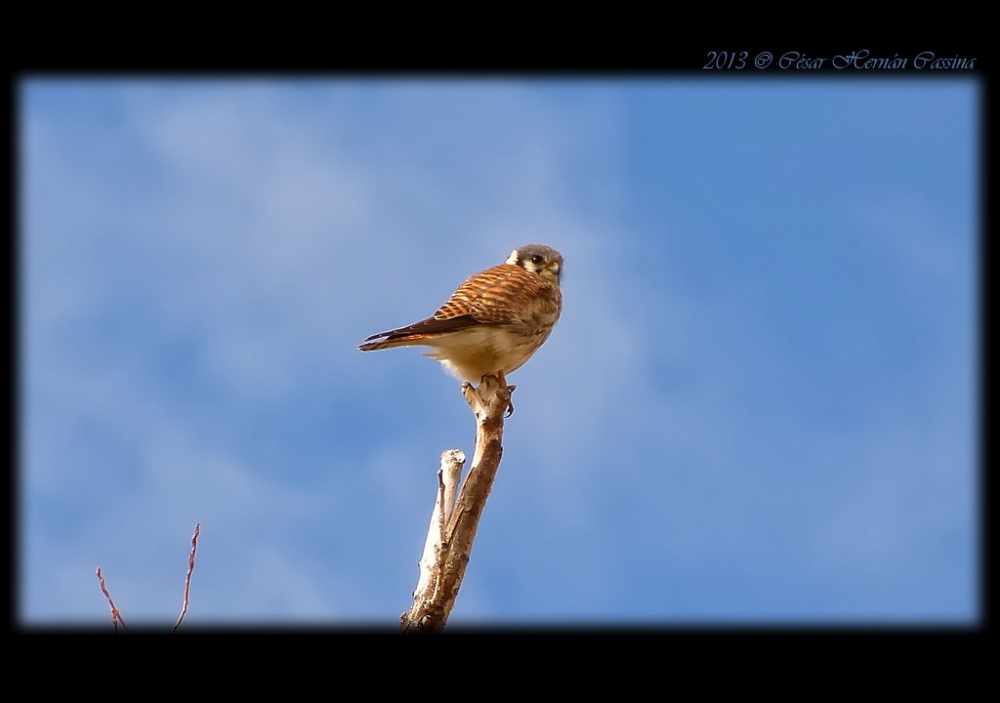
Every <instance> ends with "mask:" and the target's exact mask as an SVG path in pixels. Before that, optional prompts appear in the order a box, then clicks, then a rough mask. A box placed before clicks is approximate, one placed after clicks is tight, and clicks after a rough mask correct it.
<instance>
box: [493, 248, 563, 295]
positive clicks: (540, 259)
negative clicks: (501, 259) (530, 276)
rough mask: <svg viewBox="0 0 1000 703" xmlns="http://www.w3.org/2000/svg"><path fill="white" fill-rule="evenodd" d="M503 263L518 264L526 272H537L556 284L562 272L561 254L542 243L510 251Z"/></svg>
mask: <svg viewBox="0 0 1000 703" xmlns="http://www.w3.org/2000/svg"><path fill="white" fill-rule="evenodd" d="M505 263H508V264H512V265H513V266H520V267H521V268H523V269H524V270H525V271H527V272H528V273H537V274H538V275H540V276H542V277H543V278H546V279H548V280H550V281H552V282H553V283H555V284H556V285H557V286H558V285H559V274H561V273H562V265H563V258H562V254H560V253H559V252H558V251H556V250H555V249H553V248H552V247H549V246H545V245H544V244H528V245H526V246H523V247H519V248H517V249H515V250H514V251H512V252H511V253H510V256H508V257H507V261H506V262H505Z"/></svg>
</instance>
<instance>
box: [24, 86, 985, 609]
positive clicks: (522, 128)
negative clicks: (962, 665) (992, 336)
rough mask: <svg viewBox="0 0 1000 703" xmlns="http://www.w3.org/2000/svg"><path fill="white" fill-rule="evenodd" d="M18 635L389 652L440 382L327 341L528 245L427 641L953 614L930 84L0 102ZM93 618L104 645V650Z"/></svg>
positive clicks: (963, 473) (429, 307)
mask: <svg viewBox="0 0 1000 703" xmlns="http://www.w3.org/2000/svg"><path fill="white" fill-rule="evenodd" d="M19 96H20V105H19V110H20V114H19V119H20V124H21V127H20V129H21V132H20V140H21V162H20V165H19V169H20V175H19V180H20V184H21V188H20V193H19V195H20V198H21V205H20V208H21V209H20V211H21V216H22V222H21V230H20V238H21V244H20V256H21V261H20V272H21V277H20V288H21V297H20V305H21V315H20V325H21V329H20V335H19V338H20V344H21V369H20V374H19V376H20V384H21V391H20V402H21V411H20V417H21V421H20V432H21V441H20V452H21V456H20V481H19V489H20V492H21V494H20V496H19V505H20V512H19V518H20V523H21V524H20V529H19V530H18V533H17V538H18V539H19V540H20V546H19V556H20V564H19V565H18V568H17V574H18V578H19V591H20V603H19V607H18V613H19V616H20V620H21V622H22V623H25V624H32V625H37V624H47V623H60V624H65V623H87V624H98V625H102V624H108V621H109V613H108V607H107V604H106V603H105V601H104V599H103V596H102V595H101V593H100V591H99V589H98V584H97V581H96V578H95V576H94V569H95V567H96V566H97V565H101V566H102V567H103V570H104V573H105V577H106V578H107V581H108V586H109V588H110V589H111V592H112V595H113V596H114V597H115V600H116V604H117V605H118V606H119V608H121V610H122V612H123V614H124V616H125V618H126V619H127V620H128V621H130V622H134V623H142V622H146V623H154V624H162V623H167V622H172V620H173V619H174V618H175V617H176V615H177V613H178V612H179V608H180V601H181V594H182V587H183V578H184V571H185V568H186V563H187V554H188V551H189V547H190V543H189V540H190V536H191V533H192V530H193V528H194V525H195V523H201V526H202V528H201V538H200V546H199V552H198V561H197V566H196V569H195V572H194V577H193V582H192V595H191V605H190V609H189V612H188V616H187V617H188V619H187V623H188V624H189V625H194V624H215V623H310V624H323V625H336V624H343V623H350V624H357V623H363V624H374V625H379V624H385V625H390V626H395V624H396V623H397V622H398V616H399V614H400V613H401V612H403V611H404V610H406V609H407V608H408V606H409V602H410V592H411V591H412V589H413V587H414V586H415V585H416V580H417V568H416V564H417V561H418V559H419V558H420V553H421V550H422V547H423V540H424V536H425V534H426V530H427V524H428V520H429V518H430V510H431V508H432V504H433V500H434V495H435V490H436V478H435V471H436V469H437V465H438V458H439V456H440V453H441V452H442V451H443V450H445V449H450V448H462V449H464V450H465V451H466V452H467V453H469V454H470V456H471V450H472V446H471V444H472V441H473V438H474V421H473V418H472V415H471V413H470V411H469V409H468V407H467V406H466V404H465V402H464V400H463V399H462V396H461V393H460V389H459V383H458V382H457V381H456V380H455V379H453V378H452V377H450V376H449V375H447V374H446V373H445V372H444V371H443V369H442V368H441V367H440V365H439V364H437V363H436V362H432V361H430V360H428V359H425V358H423V357H422V356H421V355H420V354H419V352H418V351H417V350H413V349H402V350H393V351H386V352H378V353H371V354H362V353H360V352H359V351H357V344H359V343H360V342H361V341H362V340H363V339H364V338H365V337H366V336H368V335H370V334H373V333H375V332H379V331H382V330H385V329H389V328H391V327H395V326H399V325H403V324H408V323H410V322H413V321H415V320H418V319H421V318H423V317H426V316H427V315H429V314H431V313H432V312H433V311H434V310H435V309H436V308H437V307H438V306H439V305H440V304H441V303H442V302H444V300H446V299H447V297H448V295H450V293H451V292H452V291H453V290H454V289H455V287H456V286H457V285H458V284H459V283H461V282H462V280H464V278H465V277H466V276H468V275H470V274H472V273H474V272H476V271H479V270H482V269H484V268H487V267H489V266H492V265H495V264H497V263H500V262H502V261H503V260H504V259H505V258H506V257H507V255H508V254H509V253H510V251H511V250H512V249H514V248H516V247H518V246H520V245H523V244H527V243H532V242H542V243H546V244H549V245H551V246H553V247H555V248H557V249H559V250H560V251H561V252H562V254H563V256H564V257H565V261H566V265H565V269H564V278H563V295H564V308H563V315H562V319H561V320H560V322H559V325H558V326H557V328H556V330H555V332H554V333H553V335H552V337H551V338H550V339H549V341H548V342H547V343H546V345H545V346H544V347H543V348H542V350H541V351H540V352H539V353H538V354H537V355H536V356H535V357H534V358H533V359H532V360H531V361H530V362H529V363H528V364H527V365H526V366H525V367H524V368H522V369H520V370H519V371H517V372H516V374H515V375H514V376H512V377H511V382H512V383H516V384H517V387H518V388H517V392H516V393H515V398H514V399H515V403H516V406H517V411H516V413H515V414H514V416H513V417H512V418H511V419H510V420H509V421H508V422H507V425H506V432H505V452H504V458H503V462H502V464H501V466H500V470H499V473H498V476H497V480H496V483H495V486H494V490H493V493H492V495H491V497H490V500H489V503H488V505H487V508H486V511H485V513H484V516H483V520H482V522H481V525H480V530H479V535H478V537H477V540H476V545H475V549H474V551H473V556H472V561H471V563H470V565H469V569H468V572H467V575H466V578H465V582H464V584H463V587H462V591H461V593H460V596H459V599H458V602H457V605H456V607H455V610H454V612H453V615H452V623H464V624H472V623H476V624H480V623H497V624H531V623H535V624H553V623H558V624H562V623H626V624H627V623H648V624H690V623H716V622H718V623H821V624H822V623H879V624H881V623H897V622H907V623H911V622H919V623H959V624H963V623H964V624H969V623H973V622H976V621H977V619H978V618H979V615H980V613H979V610H978V598H979V594H978V580H979V574H978V568H979V567H978V561H977V553H978V549H979V535H978V524H979V517H978V514H977V510H978V496H977V460H978V459H977V450H976V447H977V441H978V440H977V431H978V430H977V426H976V422H977V411H976V405H977V388H978V378H977V372H976V366H977V361H976V355H977V351H978V340H977V334H978V328H977V316H978V308H977V305H978V298H977V290H978V281H977V248H976V247H977V238H978V211H979V206H978V202H977V198H978V183H977V169H978V158H979V145H978V143H977V138H978V134H979V126H978V119H979V114H980V113H979V107H978V100H979V99H980V97H979V89H978V86H977V84H976V83H975V82H973V81H970V80H958V79H956V80H923V81H916V80H899V81H894V80H857V81H851V80H815V81H792V80H787V81H773V82H767V81H724V80H706V81H700V80H693V79H670V78H664V79H642V80H593V81H591V80H586V79H581V78H574V79H572V80H558V79H548V80H501V79H483V80H472V79H461V80H459V79H453V80H442V79H438V80H425V79H417V78H411V79H404V80H389V79H384V80H373V79H361V78H358V79H353V80H348V79H337V80H319V79H308V80H306V79H303V80H292V79H284V80H251V79H243V80H212V79H198V80H189V79H182V78H177V79H163V80H156V79H152V78H131V79H118V80H110V79H109V80H98V79H90V80H88V79H72V80H56V79H28V80H24V81H22V82H21V83H20V87H19ZM108 627H109V628H110V624H108Z"/></svg>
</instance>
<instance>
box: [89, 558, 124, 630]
mask: <svg viewBox="0 0 1000 703" xmlns="http://www.w3.org/2000/svg"><path fill="white" fill-rule="evenodd" d="M97 580H98V581H100V582H101V593H103V594H104V597H105V598H107V599H108V604H109V605H110V606H111V624H113V625H114V626H115V634H116V635H117V634H118V623H121V624H122V627H124V628H125V632H128V633H129V634H132V631H131V630H130V629H128V625H126V624H125V618H123V617H122V614H121V612H120V611H119V610H118V608H116V607H115V602H114V601H113V600H111V594H110V593H108V587H107V585H106V584H105V583H104V575H103V574H102V573H101V567H99V566H98V567H97Z"/></svg>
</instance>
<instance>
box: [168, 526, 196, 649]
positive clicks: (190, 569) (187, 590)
mask: <svg viewBox="0 0 1000 703" xmlns="http://www.w3.org/2000/svg"><path fill="white" fill-rule="evenodd" d="M200 532H201V523H200V522H199V523H198V524H197V525H195V526H194V534H193V535H192V536H191V556H189V557H188V570H187V576H186V577H185V578H184V605H183V607H182V608H181V614H180V617H178V618H177V622H175V623H174V629H173V630H171V631H170V633H171V634H173V633H174V632H177V628H178V627H180V625H181V623H182V622H183V621H184V616H185V615H187V611H188V597H189V596H190V595H191V573H192V572H193V571H194V555H195V552H197V551H198V534H199V533H200Z"/></svg>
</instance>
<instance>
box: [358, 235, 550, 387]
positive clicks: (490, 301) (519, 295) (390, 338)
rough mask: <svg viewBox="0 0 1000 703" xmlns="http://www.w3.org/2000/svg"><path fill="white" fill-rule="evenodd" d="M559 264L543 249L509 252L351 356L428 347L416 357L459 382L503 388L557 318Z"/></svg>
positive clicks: (535, 246) (536, 246)
mask: <svg viewBox="0 0 1000 703" xmlns="http://www.w3.org/2000/svg"><path fill="white" fill-rule="evenodd" d="M562 265H563V258H562V255H560V254H559V252H557V251H556V250H555V249H553V248H552V247H548V246H545V245H544V244H529V245H528V246H524V247H520V248H519V249H515V250H514V251H513V252H512V253H511V255H510V256H509V257H508V258H507V261H505V262H504V263H502V264H500V265H499V266H494V267H493V268H489V269H486V270H485V271H482V272H480V273H477V274H476V275H475V276H470V277H469V278H467V279H466V281H465V283H463V284H462V285H460V286H459V287H458V290H456V291H455V292H454V293H453V294H452V296H451V298H449V299H448V302H447V303H445V304H444V305H442V306H441V307H440V308H438V311H437V312H436V313H434V316H433V317H428V318H427V319H426V320H421V321H420V322H414V323H413V324H412V325H408V326H406V327H400V328H399V329H394V330H389V331H388V332H380V333H379V334H373V335H372V336H371V337H369V338H368V339H366V340H365V344H362V345H361V346H359V347H358V349H360V350H361V351H374V350H376V349H392V348H393V347H416V346H428V347H430V348H431V349H430V351H428V352H425V353H424V356H429V357H431V358H432V359H437V360H438V361H440V362H441V363H442V364H444V366H445V368H447V369H448V370H449V371H451V372H452V373H453V374H455V375H456V376H458V377H459V378H461V379H463V380H465V381H468V382H470V383H479V382H480V381H481V380H482V378H483V376H485V375H487V374H496V375H497V376H498V377H499V379H500V381H501V383H503V384H506V380H505V378H504V376H505V375H506V374H509V373H511V372H513V371H516V370H517V369H519V368H521V366H523V365H524V362H526V361H527V360H528V359H530V358H531V355H532V354H534V353H535V352H536V351H538V348H539V347H541V346H542V344H543V343H544V342H545V340H546V339H548V338H549V334H550V333H551V332H552V328H553V327H555V324H556V321H557V320H558V319H559V313H560V312H561V311H562V293H561V292H560V291H559V274H560V272H561V271H562ZM372 340H379V341H372ZM511 388H513V386H511Z"/></svg>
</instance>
